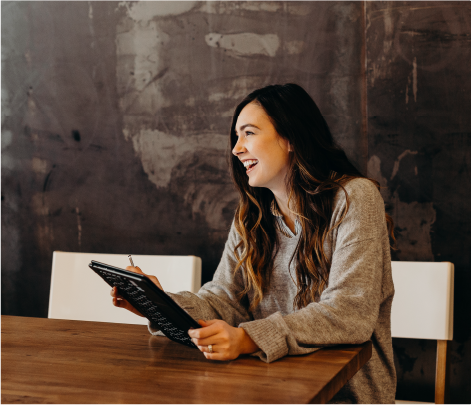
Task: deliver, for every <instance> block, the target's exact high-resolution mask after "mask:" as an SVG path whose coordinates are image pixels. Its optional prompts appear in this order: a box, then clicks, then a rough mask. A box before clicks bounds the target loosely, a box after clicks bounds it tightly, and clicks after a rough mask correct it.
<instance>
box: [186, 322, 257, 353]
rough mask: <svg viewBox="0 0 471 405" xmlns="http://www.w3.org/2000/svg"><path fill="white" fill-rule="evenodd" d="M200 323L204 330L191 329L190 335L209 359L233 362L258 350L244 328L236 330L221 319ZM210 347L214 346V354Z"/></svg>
mask: <svg viewBox="0 0 471 405" xmlns="http://www.w3.org/2000/svg"><path fill="white" fill-rule="evenodd" d="M198 323H199V324H200V325H201V326H202V328H200V329H190V330H189V331H188V334H189V335H190V337H191V338H192V339H191V340H192V341H193V343H194V344H195V345H196V346H198V349H200V350H201V351H202V352H203V353H204V355H205V357H206V358H207V359H211V360H233V359H236V358H237V357H239V355H241V354H249V353H254V352H256V351H257V350H258V346H257V345H256V344H255V343H254V341H253V340H252V339H251V338H250V336H249V335H247V333H246V332H245V330H244V329H242V328H234V327H233V326H230V325H229V324H228V323H227V322H224V321H222V320H220V319H213V320H211V321H201V320H200V321H198ZM208 345H212V353H210V350H209V348H208Z"/></svg>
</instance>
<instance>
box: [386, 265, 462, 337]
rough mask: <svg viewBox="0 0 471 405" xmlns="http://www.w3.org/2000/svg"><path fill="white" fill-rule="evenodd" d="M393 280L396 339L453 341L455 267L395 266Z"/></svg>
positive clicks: (393, 317) (393, 314)
mask: <svg viewBox="0 0 471 405" xmlns="http://www.w3.org/2000/svg"><path fill="white" fill-rule="evenodd" d="M392 277H393V282H394V288H395V291H396V292H395V295H394V299H393V304H392V310H391V334H392V336H393V337H400V338H413V339H436V340H452V339H453V284H454V266H453V264H452V263H449V262H441V263H428V262H392Z"/></svg>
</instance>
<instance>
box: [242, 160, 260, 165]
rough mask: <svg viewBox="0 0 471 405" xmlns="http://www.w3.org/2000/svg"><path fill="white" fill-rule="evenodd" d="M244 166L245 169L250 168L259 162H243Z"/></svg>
mask: <svg viewBox="0 0 471 405" xmlns="http://www.w3.org/2000/svg"><path fill="white" fill-rule="evenodd" d="M242 163H243V164H244V167H249V166H250V165H253V164H255V163H258V160H255V159H254V160H246V161H245V162H242Z"/></svg>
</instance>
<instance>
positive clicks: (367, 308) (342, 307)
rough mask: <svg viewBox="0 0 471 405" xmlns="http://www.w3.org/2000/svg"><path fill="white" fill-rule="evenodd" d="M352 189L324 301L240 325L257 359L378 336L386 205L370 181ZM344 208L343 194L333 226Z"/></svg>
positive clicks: (334, 244) (336, 232) (268, 359)
mask: <svg viewBox="0 0 471 405" xmlns="http://www.w3.org/2000/svg"><path fill="white" fill-rule="evenodd" d="M347 186H348V187H347ZM347 186H346V187H345V188H346V190H347V192H348V196H349V202H350V205H349V209H348V211H347V214H346V216H345V218H344V219H343V221H342V222H341V224H340V226H339V227H338V228H337V229H336V230H334V231H333V236H332V237H331V240H330V242H329V243H330V246H328V249H331V252H332V261H331V268H330V274H329V282H328V286H327V288H326V289H325V290H324V291H323V293H322V294H321V296H320V299H319V301H318V302H312V303H310V304H309V305H307V306H306V307H305V308H302V309H301V310H297V311H295V312H293V313H291V314H288V315H285V316H283V315H282V314H281V313H280V312H276V313H274V314H272V315H270V316H268V317H267V318H265V319H261V320H255V321H251V322H247V323H243V324H241V325H240V327H242V328H244V330H245V331H246V332H247V333H248V335H249V336H250V337H251V338H252V339H253V340H254V342H255V343H256V344H257V345H258V347H259V348H260V349H261V351H259V352H257V353H256V355H258V356H259V357H260V358H261V359H262V360H263V361H266V362H271V361H274V360H277V359H278V358H280V357H282V356H285V355H288V354H290V355H296V354H305V353H310V352H312V351H315V350H317V349H318V348H319V347H322V346H326V345H336V344H359V343H363V342H365V341H367V340H369V339H370V338H371V335H372V334H373V331H374V328H375V325H376V322H377V319H378V314H379V308H380V304H381V301H382V293H381V286H382V274H383V242H384V237H386V238H387V237H388V236H387V230H386V224H385V214H384V203H383V200H382V198H381V195H380V194H379V192H378V191H377V190H376V188H375V187H374V185H373V184H372V183H371V182H370V181H368V180H363V179H358V180H353V181H351V182H349V183H348V184H347ZM345 207H346V199H345V195H344V193H343V192H342V191H340V192H339V193H338V194H337V197H336V200H335V206H334V212H333V215H332V223H336V221H338V220H339V218H340V217H341V215H342V212H343V211H344V209H345Z"/></svg>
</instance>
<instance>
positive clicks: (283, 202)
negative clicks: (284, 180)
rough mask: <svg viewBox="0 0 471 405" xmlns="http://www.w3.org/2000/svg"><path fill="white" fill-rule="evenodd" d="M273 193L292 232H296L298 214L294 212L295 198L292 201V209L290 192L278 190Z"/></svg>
mask: <svg viewBox="0 0 471 405" xmlns="http://www.w3.org/2000/svg"><path fill="white" fill-rule="evenodd" d="M272 192H273V195H274V196H275V200H276V203H277V205H278V210H279V211H280V213H281V214H282V215H283V219H284V221H285V223H286V225H287V226H288V228H289V229H290V230H291V232H293V233H295V222H296V214H294V213H293V212H292V208H293V200H291V202H290V207H291V210H290V209H289V208H288V199H289V197H288V193H287V192H286V191H285V192H277V191H273V190H272Z"/></svg>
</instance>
